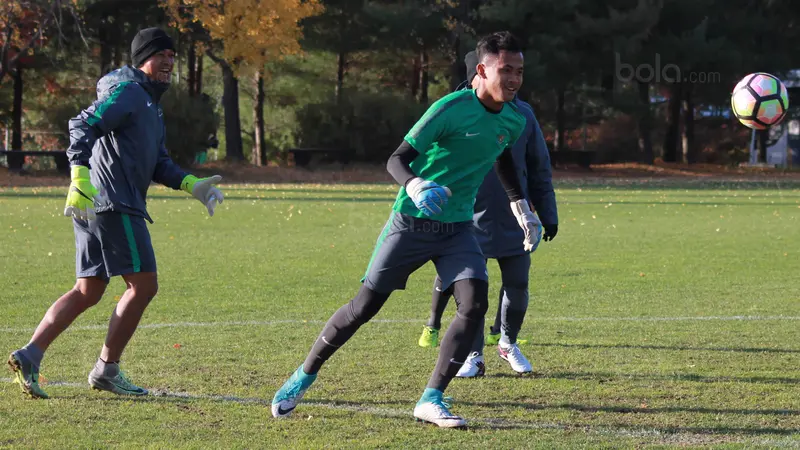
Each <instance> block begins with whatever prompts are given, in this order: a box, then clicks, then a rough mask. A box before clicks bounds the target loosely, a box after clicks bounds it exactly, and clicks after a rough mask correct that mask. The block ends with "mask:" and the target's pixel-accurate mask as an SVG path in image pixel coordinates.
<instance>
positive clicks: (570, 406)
mask: <svg viewBox="0 0 800 450" xmlns="http://www.w3.org/2000/svg"><path fill="white" fill-rule="evenodd" d="M458 404H459V405H466V406H476V407H481V408H492V409H497V410H501V411H502V410H507V409H508V408H517V409H525V410H529V411H546V410H569V411H578V412H585V413H599V412H603V413H618V414H670V413H698V414H713V415H719V414H731V415H746V416H748V415H764V416H798V415H800V409H739V408H704V407H691V406H664V407H631V406H614V405H603V406H598V405H582V404H579V403H558V404H552V405H542V404H537V403H524V402H470V401H459V402H458Z"/></svg>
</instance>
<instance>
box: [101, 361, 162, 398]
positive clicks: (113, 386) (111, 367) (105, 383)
mask: <svg viewBox="0 0 800 450" xmlns="http://www.w3.org/2000/svg"><path fill="white" fill-rule="evenodd" d="M89 386H91V387H92V389H94V390H96V391H108V392H111V393H114V394H117V395H133V396H137V397H139V396H144V395H147V394H148V392H147V389H144V388H141V387H139V386H136V385H135V384H133V383H131V380H130V379H129V378H128V376H127V375H125V372H123V371H122V370H121V369H120V368H119V364H106V363H104V362H102V361H97V364H95V365H94V368H93V369H92V371H91V372H89Z"/></svg>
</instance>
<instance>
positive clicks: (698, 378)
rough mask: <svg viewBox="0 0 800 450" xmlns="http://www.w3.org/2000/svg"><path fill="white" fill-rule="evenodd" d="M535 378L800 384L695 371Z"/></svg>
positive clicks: (799, 380)
mask: <svg viewBox="0 0 800 450" xmlns="http://www.w3.org/2000/svg"><path fill="white" fill-rule="evenodd" d="M535 377H536V378H542V379H545V378H556V379H562V380H586V381H596V382H600V383H605V382H609V381H618V380H624V381H631V380H634V381H674V382H695V383H756V384H760V383H763V384H800V378H792V377H766V376H749V377H747V376H745V377H731V376H724V375H719V376H715V375H699V374H696V373H675V374H669V375H659V374H625V373H613V372H549V373H543V374H536V375H535Z"/></svg>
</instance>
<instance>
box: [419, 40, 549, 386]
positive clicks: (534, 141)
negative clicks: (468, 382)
mask: <svg viewBox="0 0 800 450" xmlns="http://www.w3.org/2000/svg"><path fill="white" fill-rule="evenodd" d="M464 62H465V63H466V65H467V80H468V81H467V84H468V85H470V86H471V84H472V82H473V81H475V66H477V64H478V63H477V56H476V55H475V54H474V52H470V53H468V54H467V55H466V57H465V59H464ZM472 87H474V86H472ZM514 103H515V104H516V105H517V106H518V108H519V111H520V112H521V113H523V114H524V115H525V117H526V118H527V126H526V130H525V133H524V134H523V135H522V136H521V137H520V139H519V140H518V141H517V143H516V145H515V146H514V148H513V155H514V160H515V162H516V166H517V175H518V177H519V179H520V180H521V181H522V185H523V190H524V191H525V197H526V198H527V199H528V200H529V201H530V202H531V203H532V204H533V207H534V210H535V211H536V213H537V214H538V217H539V219H540V220H541V221H542V223H543V224H544V225H543V228H544V240H545V241H549V240H552V239H553V238H554V237H555V236H556V233H558V210H557V206H556V197H555V192H554V190H553V183H552V170H551V167H550V154H549V153H548V150H547V144H546V143H545V140H544V136H543V134H542V130H541V129H540V127H539V123H538V121H537V120H536V116H535V115H534V113H533V109H532V108H531V106H530V105H529V104H527V103H526V102H524V101H522V100H520V99H519V98H518V97H517V98H515V99H514ZM505 198H506V194H505V191H504V190H503V186H502V185H501V184H500V182H499V180H498V179H497V176H496V175H494V173H493V172H491V173H489V174H488V175H487V176H486V179H485V180H484V183H483V185H481V188H480V190H479V191H478V196H477V198H476V201H475V213H474V215H473V224H474V231H475V235H476V237H477V239H478V242H479V243H480V246H481V250H482V251H483V254H484V257H486V258H493V259H496V260H497V262H498V265H499V266H500V272H501V278H502V286H501V289H500V300H499V304H498V307H497V315H496V318H495V322H494V326H493V327H491V328H490V334H489V337H488V338H487V339H486V341H487V342H488V343H490V344H497V345H498V347H497V352H498V355H499V356H500V357H501V358H502V359H504V360H506V361H507V362H508V363H509V365H510V366H511V368H512V370H514V371H515V372H517V373H526V372H530V371H531V370H532V367H531V365H530V363H529V362H528V360H527V359H526V358H525V356H524V355H523V354H522V352H521V351H520V349H519V346H518V345H517V344H518V342H517V336H518V334H519V331H520V328H521V327H522V322H523V320H524V318H525V313H526V312H527V308H528V277H529V272H530V265H531V259H530V253H529V252H528V251H525V249H524V248H523V247H522V245H520V242H521V234H520V233H521V229H520V227H519V225H518V224H517V221H516V218H515V217H514V214H513V213H512V211H511V208H510V207H509V205H508V202H507V201H505V200H504V199H505ZM536 247H538V243H537V245H536V246H534V248H533V249H531V250H530V252H533V251H535V250H536ZM452 295H453V292H452V291H451V290H450V289H447V290H445V291H444V292H442V289H441V280H439V278H438V277H437V278H436V280H435V281H434V289H433V300H432V305H431V316H430V318H429V320H428V323H427V324H426V325H425V326H424V327H423V331H422V336H420V338H419V345H420V346H422V347H435V346H437V345H438V335H439V329H440V327H441V320H442V314H443V313H444V310H445V308H446V307H447V302H448V300H449V299H450V297H451V296H452ZM483 345H484V336H483V327H481V333H480V334H479V335H478V337H477V338H476V341H475V343H474V344H473V348H472V353H470V356H469V358H468V359H467V361H466V362H465V364H464V365H463V366H462V367H461V370H459V372H458V374H457V375H456V376H458V377H474V376H479V375H483V374H484V373H485V365H484V361H483Z"/></svg>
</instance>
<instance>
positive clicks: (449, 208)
mask: <svg viewBox="0 0 800 450" xmlns="http://www.w3.org/2000/svg"><path fill="white" fill-rule="evenodd" d="M476 51H477V53H478V58H479V61H480V64H478V66H477V69H478V76H480V77H481V78H482V82H481V83H480V84H479V85H478V88H477V89H475V90H462V91H456V92H453V93H451V94H449V95H447V96H445V97H443V98H441V99H440V100H438V101H436V102H435V103H434V104H433V105H431V107H430V108H429V109H428V111H427V112H426V113H425V114H424V115H423V116H422V118H420V120H419V121H418V122H417V123H416V125H414V127H413V128H412V129H411V130H410V131H409V132H408V134H407V135H406V137H405V139H404V141H403V143H402V144H401V145H400V147H399V148H398V149H397V150H396V151H395V152H394V153H393V154H392V156H391V157H390V158H389V161H388V163H387V169H388V171H389V173H390V174H391V175H392V177H393V178H394V179H395V180H396V181H397V182H398V184H400V185H401V186H402V187H401V188H400V190H399V192H398V194H397V199H396V201H395V203H394V206H393V208H392V212H391V215H390V217H389V220H388V221H387V223H386V225H385V226H384V228H383V232H382V233H381V234H380V236H379V237H378V240H377V243H376V246H375V250H374V252H373V253H372V258H371V259H370V262H369V264H368V266H367V270H366V273H365V275H364V277H363V278H362V286H361V289H360V290H359V292H358V294H356V296H355V297H354V298H353V299H352V300H351V301H350V302H348V303H347V304H345V305H344V306H342V307H341V308H340V309H339V310H338V311H336V312H335V313H334V314H333V316H332V317H331V318H330V319H329V320H328V322H327V324H326V325H325V327H324V328H323V330H322V333H320V335H319V337H318V338H317V340H316V341H315V342H314V344H313V346H312V348H311V352H310V353H309V354H308V356H307V358H306V360H305V362H304V363H303V365H301V366H300V367H298V368H297V369H296V370H295V372H294V373H293V374H292V375H291V377H290V378H289V379H288V380H287V381H286V382H285V383H284V385H283V386H282V387H281V388H280V389H279V390H278V391H277V392H276V394H275V396H274V398H273V400H272V415H273V416H274V417H286V416H288V415H289V414H290V413H291V411H292V410H294V408H295V407H296V406H297V404H298V403H299V402H300V400H301V399H302V398H303V395H304V394H305V392H306V391H307V390H308V388H309V387H310V386H311V384H312V383H313V382H314V380H315V379H316V377H317V372H318V371H319V369H320V368H321V367H322V365H323V364H324V363H325V361H327V360H328V358H330V357H331V355H333V353H334V352H336V350H338V349H339V348H340V347H342V346H343V345H344V344H345V343H346V342H347V341H348V339H350V337H352V336H353V335H354V334H355V332H356V331H357V330H358V328H359V327H360V326H361V325H363V324H364V323H366V322H367V321H369V320H370V319H371V318H372V317H374V316H375V315H376V314H377V313H378V311H379V310H380V308H381V307H382V306H383V304H384V303H385V302H386V300H387V299H388V298H389V296H390V294H391V293H392V292H393V291H394V290H397V289H404V288H405V285H406V281H407V280H408V277H409V276H410V275H411V274H412V273H413V272H414V271H416V270H417V269H419V268H420V267H422V266H423V265H424V264H425V263H427V262H428V261H433V263H434V265H435V266H436V271H437V272H438V274H439V277H440V278H441V280H442V286H443V288H448V287H449V286H450V285H452V286H453V291H454V296H455V299H456V303H457V305H458V310H457V313H456V318H455V319H454V320H453V322H452V324H451V325H450V327H449V328H448V330H447V333H446V334H445V336H444V338H443V339H442V344H441V349H440V352H439V358H438V361H437V362H436V367H435V368H434V370H433V374H432V375H431V377H430V379H429V381H428V384H427V386H426V389H425V390H424V392H423V394H422V397H421V398H420V400H419V401H418V402H417V404H416V406H415V408H414V417H416V418H417V419H419V420H422V421H425V422H430V423H434V424H436V425H438V426H440V427H463V426H464V425H466V421H465V420H464V419H463V418H461V417H459V416H456V415H454V414H452V413H451V412H450V410H449V409H448V405H447V404H446V403H445V401H444V396H443V393H444V390H445V389H446V388H447V385H448V384H449V383H450V380H452V379H453V377H454V376H455V375H456V373H457V372H458V370H459V369H460V368H461V366H462V365H463V364H464V361H465V360H466V359H467V356H468V355H469V352H470V348H471V346H472V343H473V341H474V339H475V335H476V333H477V332H478V329H479V327H480V326H481V323H482V322H481V320H482V318H483V317H484V315H485V313H486V310H487V307H488V291H489V284H488V272H487V270H486V261H485V260H484V257H483V254H482V253H481V249H480V246H479V245H478V242H477V240H476V238H475V235H474V234H473V232H472V215H473V205H474V202H475V196H476V194H477V191H478V188H479V187H480V186H481V184H482V183H483V180H484V177H485V176H486V174H487V173H488V172H489V170H491V169H492V166H493V165H494V166H495V170H496V172H497V174H498V176H499V178H500V180H501V182H502V184H503V186H504V188H505V190H506V193H507V194H508V198H509V201H510V202H511V208H512V210H513V211H514V214H515V216H516V218H517V222H518V223H519V225H520V227H521V228H522V229H523V230H524V231H525V233H524V236H525V238H524V244H523V245H524V246H525V247H526V248H528V249H530V248H531V247H532V246H533V245H534V244H535V243H536V241H537V238H538V236H537V233H538V228H539V222H538V220H537V219H536V217H535V216H534V214H533V212H532V211H531V209H530V207H529V205H528V202H527V201H526V200H525V199H524V197H523V190H522V187H521V185H520V182H519V179H518V178H517V173H516V168H515V164H514V159H513V156H512V153H511V147H512V146H513V145H514V142H516V140H517V139H518V138H519V137H520V135H521V134H522V133H523V131H524V129H525V124H526V119H525V117H524V116H523V115H522V114H520V112H519V111H518V110H517V107H516V106H515V105H514V104H512V103H508V102H510V101H512V100H513V99H514V97H515V95H516V93H517V90H518V89H519V87H520V85H521V84H522V68H523V57H522V49H521V47H520V45H519V43H518V42H517V40H516V39H515V38H514V37H513V36H512V35H511V34H510V33H507V32H502V33H494V34H491V35H489V36H487V37H485V38H483V39H482V40H481V41H480V42H479V43H478V46H477V48H476Z"/></svg>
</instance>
